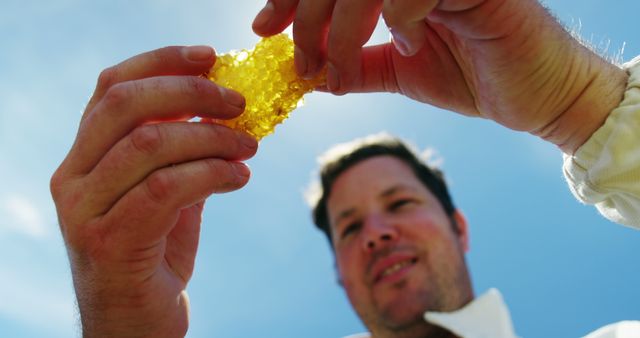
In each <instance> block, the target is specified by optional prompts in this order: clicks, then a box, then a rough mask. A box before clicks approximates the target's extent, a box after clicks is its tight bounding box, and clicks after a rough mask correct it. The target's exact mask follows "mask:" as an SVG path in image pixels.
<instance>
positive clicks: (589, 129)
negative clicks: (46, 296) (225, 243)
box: [51, 0, 640, 337]
mask: <svg viewBox="0 0 640 338" xmlns="http://www.w3.org/2000/svg"><path fill="white" fill-rule="evenodd" d="M270 4H271V5H269V6H267V9H266V10H265V11H263V12H262V14H261V15H260V17H259V18H258V20H256V22H255V25H254V28H255V29H256V31H258V32H259V33H261V34H264V35H268V34H271V33H275V32H276V31H278V30H281V29H283V28H284V27H285V26H286V25H288V24H289V22H290V21H291V20H292V18H294V17H296V20H297V21H296V22H297V23H298V24H297V25H296V24H295V23H294V25H295V26H294V35H295V38H296V42H297V45H298V47H299V48H298V53H297V54H298V55H297V58H296V60H297V61H296V62H297V64H298V67H299V70H300V71H301V73H302V74H304V75H305V76H309V75H310V74H312V73H314V72H315V71H317V69H320V68H322V67H321V66H322V65H323V64H324V63H325V59H327V60H329V67H328V70H329V71H328V88H327V89H328V90H331V91H332V92H334V93H337V94H344V93H346V92H353V91H392V92H401V93H403V94H404V95H407V96H409V97H411V98H414V99H417V100H420V101H421V102H425V103H429V104H433V105H437V106H440V107H444V108H447V109H450V110H454V111H458V112H460V113H463V114H466V115H472V116H482V117H485V118H491V119H494V120H495V121H497V122H499V123H501V124H503V125H505V126H507V127H509V128H513V129H517V130H524V131H528V132H530V133H533V134H535V135H539V136H541V137H544V138H545V139H548V140H550V141H551V142H554V143H556V144H558V146H560V147H561V148H562V149H563V150H564V151H565V152H566V153H567V154H573V153H574V152H575V156H573V157H571V158H570V159H569V161H570V165H568V166H567V168H568V170H567V172H568V174H569V176H571V177H570V178H571V179H572V180H573V181H574V182H577V184H576V185H575V187H576V192H577V193H578V194H579V196H581V197H589V198H592V197H593V199H589V201H591V202H592V203H603V204H602V205H603V208H602V209H606V210H613V211H614V213H617V214H616V215H618V216H620V217H619V218H618V221H619V222H621V223H625V224H630V225H634V224H635V225H637V223H634V222H638V219H640V217H638V218H634V216H635V215H637V211H638V210H640V208H638V207H637V206H638V205H639V204H640V203H638V202H637V200H638V196H640V191H639V190H640V188H638V184H639V183H638V182H637V181H634V180H633V179H632V178H633V177H637V176H634V175H633V174H634V173H637V170H638V169H637V168H640V164H639V163H638V162H639V161H640V156H628V157H624V156H618V155H619V154H620V151H621V150H620V149H623V150H622V151H623V152H624V151H627V152H633V151H634V150H635V149H636V148H637V144H639V142H636V141H635V140H637V137H638V133H635V132H633V131H634V130H637V129H633V128H631V130H630V129H629V128H619V127H616V126H619V125H629V123H627V122H626V121H629V119H631V120H633V119H635V118H636V116H637V115H638V114H635V115H634V114H633V112H638V111H640V109H636V108H637V107H636V108H633V107H635V106H634V102H628V101H627V100H625V101H622V103H621V99H622V97H623V93H624V92H625V89H626V90H627V93H631V94H629V95H630V97H634V95H636V94H633V93H635V92H636V91H637V87H638V86H640V83H639V80H638V75H634V74H635V72H636V71H630V73H627V72H625V71H624V70H622V69H620V68H618V67H616V66H615V65H612V64H610V63H608V62H606V61H605V60H603V59H602V58H600V57H599V56H597V55H595V54H593V53H592V52H590V51H589V50H587V49H585V48H584V47H582V46H581V45H580V44H579V43H578V42H577V41H575V40H574V39H572V38H571V37H570V36H569V35H568V34H567V33H566V32H565V31H564V30H563V29H562V27H560V25H559V24H558V23H557V22H555V20H554V19H553V18H552V17H551V16H550V15H549V14H548V13H547V12H546V11H545V10H544V9H543V8H542V7H541V6H540V5H539V4H538V3H537V2H536V1H533V0H484V1H482V0H464V1H463V0H460V1H454V0H442V1H440V2H437V1H404V2H403V1H389V2H385V6H384V14H385V18H386V20H387V24H389V25H390V26H391V29H392V32H394V35H395V36H396V38H395V41H396V42H395V44H396V45H398V46H401V47H398V48H399V49H398V50H402V51H403V52H402V53H403V54H400V53H399V52H398V50H396V49H395V47H393V45H389V44H387V45H383V46H378V47H372V48H367V49H364V50H363V49H362V48H361V46H362V44H364V41H366V40H367V39H368V36H369V35H370V33H371V29H372V27H373V25H374V24H375V22H376V21H377V18H378V16H379V13H380V11H381V10H382V9H381V8H382V7H383V6H382V3H381V2H380V1H377V2H373V4H374V5H375V6H374V5H372V2H371V1H368V0H359V1H344V0H339V1H336V2H333V1H300V2H299V3H298V1H295V0H274V1H272V2H270ZM334 4H335V7H334ZM394 4H395V5H398V4H402V6H404V5H416V6H415V8H414V7H410V6H409V7H403V8H396V6H395V5H394ZM296 8H297V12H295V10H296ZM294 12H295V13H294ZM332 13H333V14H332ZM309 14H313V15H311V16H309ZM353 18H361V20H353ZM425 18H426V20H425ZM301 22H302V23H304V24H303V25H300V23H301ZM329 24H331V26H332V27H331V29H330V30H329V31H330V32H332V33H330V34H329V35H328V36H327V35H326V34H325V33H326V29H325V27H329ZM334 25H335V26H334ZM305 29H306V30H305ZM534 32H535V33H534ZM325 38H327V39H325ZM325 41H328V44H325V43H324V42H325ZM403 46H404V47H403ZM325 52H326V58H325ZM412 53H415V54H413V56H404V55H411V54H412ZM305 55H306V56H305ZM301 56H304V57H301ZM361 56H362V57H361ZM214 62H215V53H214V51H213V49H212V48H210V47H206V46H191V47H167V48H162V49H158V50H155V51H152V52H149V53H144V54H141V55H138V56H135V57H132V58H130V59H128V60H126V61H124V62H123V63H121V64H119V65H116V66H114V67H111V68H108V69H106V70H104V71H103V72H102V74H101V75H100V77H99V79H98V84H97V86H96V90H95V92H94V94H93V96H92V98H91V100H90V102H89V104H88V105H87V108H86V109H85V112H84V114H83V117H82V120H81V123H80V126H79V131H78V134H77V137H76V141H75V143H74V145H73V146H72V148H71V150H70V152H69V154H68V156H67V157H66V158H65V160H64V161H63V162H62V164H61V165H60V167H59V168H58V170H57V171H56V172H55V174H54V175H53V177H52V179H51V191H52V195H53V198H54V201H55V203H56V208H57V212H58V216H59V220H60V227H61V231H62V234H63V237H64V239H65V243H66V246H67V250H68V253H69V259H70V262H71V271H72V275H73V279H74V287H75V290H76V296H77V300H78V306H79V310H80V318H81V321H82V330H83V334H84V336H85V337H102V336H109V337H124V336H126V337H178V336H183V335H184V334H185V333H186V331H187V329H188V313H189V303H188V297H187V294H186V286H187V284H188V282H189V279H190V278H191V274H192V273H193V263H194V260H195V255H196V252H197V246H198V239H199V227H200V221H201V213H202V209H203V206H204V200H205V199H206V198H207V197H208V196H209V195H210V194H212V193H222V192H226V191H231V190H234V189H238V188H240V187H242V186H243V185H244V184H245V183H246V182H247V180H248V178H249V170H248V168H247V167H246V166H245V165H244V164H243V163H242V161H244V160H246V159H248V158H250V157H251V156H253V155H254V154H255V152H256V151H257V144H256V142H255V140H253V139H252V138H250V137H248V136H247V135H244V134H242V133H238V132H235V131H232V130H229V129H228V128H225V127H222V126H218V125H215V124H206V123H189V122H188V121H189V120H190V119H191V118H192V117H193V116H200V117H204V118H212V119H224V118H232V117H234V116H237V115H238V114H240V113H241V112H242V110H243V107H244V99H243V98H242V97H241V96H240V95H238V93H235V92H233V91H231V90H228V89H225V88H222V87H219V86H216V85H214V84H213V83H211V82H209V81H208V80H206V79H202V78H200V77H199V75H200V74H202V73H204V72H205V71H207V70H208V69H210V68H211V66H212V65H213V63H214ZM630 75H631V76H630ZM626 86H628V88H627V87H626ZM638 102H640V99H639V101H635V104H636V105H637V104H638ZM616 107H618V108H619V109H616V110H614V111H613V112H612V109H614V108H616ZM634 109H635V110H634ZM616 111H618V112H621V114H618V113H616ZM629 111H630V112H631V113H630V114H625V113H626V112H629ZM185 112H189V113H185ZM609 115H611V116H609ZM620 115H622V116H620ZM605 120H606V121H607V122H606V123H605V124H604V126H603V125H602V124H603V123H604V121H605ZM610 121H611V122H610ZM638 121H640V118H638ZM601 126H602V128H605V129H602V128H601ZM599 128H600V129H599ZM602 130H605V132H604V133H600V131H602ZM610 136H614V137H613V139H610ZM634 137H635V138H634ZM587 140H589V141H587ZM607 140H608V141H607ZM592 141H593V142H592ZM603 141H607V142H603ZM609 141H610V142H609ZM585 142H587V143H585ZM591 143H593V144H594V145H591ZM583 144H584V145H583ZM581 145H583V146H582V147H581V148H580V149H578V148H579V147H580V146H581ZM620 145H622V146H620ZM624 145H626V148H625V147H624ZM585 147H586V149H587V150H588V151H587V152H583V151H582V150H584V149H585ZM611 147H614V148H611ZM612 149H613V150H612ZM576 150H577V151H576ZM612 152H613V153H615V154H617V155H616V156H598V154H600V153H605V154H610V153H612ZM581 153H584V154H581ZM580 155H583V156H580ZM620 159H624V161H618V160H620ZM571 163H573V164H571ZM612 167H613V168H615V169H616V170H615V171H612V170H608V169H606V170H602V169H603V168H612ZM592 169H594V170H592ZM602 177H605V178H607V179H605V180H602V181H598V180H596V182H592V180H593V179H594V178H602ZM621 180H622V181H621ZM625 180H626V181H625ZM620 182H623V184H621V183H620ZM624 182H626V183H624ZM629 182H631V184H629ZM601 187H602V188H604V189H600V188H601ZM621 202H622V203H621ZM634 203H635V204H634ZM454 219H455V217H454ZM614 219H615V218H614ZM442 235H443V236H445V233H444V232H443V233H442ZM449 239H451V238H449ZM454 243H455V241H450V244H451V245H452V246H451V247H449V248H447V249H446V250H445V251H444V252H447V253H451V252H453V251H454V250H455V248H454V247H453V245H454ZM443 250H444V249H443ZM418 259H419V260H418V262H425V261H420V258H419V257H418ZM425 263H426V262H425ZM420 264H422V263H420ZM350 281H351V280H347V279H346V278H345V285H346V286H347V287H351V285H352V284H349V283H350ZM356 290H358V289H356ZM354 292H355V291H354ZM463 298H464V297H463ZM460 301H461V302H462V300H460ZM447 304H448V303H447ZM456 304H458V303H456Z"/></svg>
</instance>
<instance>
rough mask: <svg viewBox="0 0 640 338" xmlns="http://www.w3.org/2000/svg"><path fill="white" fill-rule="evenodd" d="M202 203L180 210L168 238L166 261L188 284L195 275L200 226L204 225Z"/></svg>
mask: <svg viewBox="0 0 640 338" xmlns="http://www.w3.org/2000/svg"><path fill="white" fill-rule="evenodd" d="M202 207H203V205H202V203H198V204H196V205H194V206H191V207H188V208H185V209H182V210H180V215H179V216H178V221H177V222H176V226H175V227H174V228H173V229H172V230H171V232H170V233H169V235H168V236H167V246H166V251H165V255H164V256H165V260H166V261H167V264H168V265H169V267H170V268H171V270H172V271H173V273H175V274H176V275H177V276H178V277H180V279H182V281H183V282H184V283H185V284H186V283H188V282H189V280H190V279H191V276H192V275H193V267H194V263H195V258H196V253H197V251H198V242H199V239H200V225H201V223H202Z"/></svg>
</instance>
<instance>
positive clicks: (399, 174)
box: [327, 155, 429, 214]
mask: <svg viewBox="0 0 640 338" xmlns="http://www.w3.org/2000/svg"><path fill="white" fill-rule="evenodd" d="M395 186H401V187H410V188H412V189H415V190H419V191H422V192H426V193H429V192H428V190H427V189H426V187H424V185H423V184H422V182H420V180H418V178H417V177H416V175H415V174H414V172H413V170H412V169H411V167H410V166H409V165H408V164H407V163H405V162H404V161H402V160H400V159H398V158H396V157H394V156H389V155H382V156H375V157H371V158H369V159H366V160H363V161H361V162H358V163H357V164H355V165H353V166H352V167H350V168H348V169H347V170H345V171H344V172H342V173H341V174H340V175H339V176H338V177H337V178H336V180H335V181H334V182H333V186H332V187H331V194H330V195H329V199H328V203H327V206H328V208H329V214H331V212H332V210H335V209H336V208H340V207H341V206H344V207H347V205H346V204H353V203H357V201H359V200H362V199H365V198H379V197H381V195H382V194H383V193H384V192H385V191H387V190H388V189H389V188H392V187H395Z"/></svg>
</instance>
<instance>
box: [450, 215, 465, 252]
mask: <svg viewBox="0 0 640 338" xmlns="http://www.w3.org/2000/svg"><path fill="white" fill-rule="evenodd" d="M453 219H454V220H455V221H456V225H457V226H458V234H457V235H458V241H459V243H460V247H461V248H462V250H464V252H469V227H468V225H467V219H466V218H465V217H464V214H463V213H462V211H460V209H456V210H455V211H454V212H453Z"/></svg>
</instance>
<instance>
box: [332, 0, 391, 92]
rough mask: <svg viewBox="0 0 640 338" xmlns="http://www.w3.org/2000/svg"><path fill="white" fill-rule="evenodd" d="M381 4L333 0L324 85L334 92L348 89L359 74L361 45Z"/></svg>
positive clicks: (376, 17)
mask: <svg viewBox="0 0 640 338" xmlns="http://www.w3.org/2000/svg"><path fill="white" fill-rule="evenodd" d="M381 6H382V2H381V0H372V1H351V0H346V1H345V0H340V1H338V2H336V5H335V7H334V9H333V15H332V21H331V27H330V29H329V38H328V47H327V58H328V60H329V64H328V66H327V87H328V88H329V90H331V92H333V93H334V94H345V93H347V92H349V90H350V89H351V88H352V86H353V85H354V82H355V80H356V79H357V78H358V77H359V76H360V72H361V69H360V67H361V63H360V61H361V60H360V59H361V54H362V46H364V44H365V43H366V42H367V41H368V40H369V37H371V34H372V33H373V30H374V28H375V26H376V23H377V21H378V17H379V14H380V8H381ZM354 20H356V22H358V24H356V25H354Z"/></svg>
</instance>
